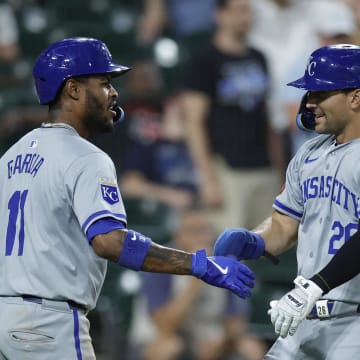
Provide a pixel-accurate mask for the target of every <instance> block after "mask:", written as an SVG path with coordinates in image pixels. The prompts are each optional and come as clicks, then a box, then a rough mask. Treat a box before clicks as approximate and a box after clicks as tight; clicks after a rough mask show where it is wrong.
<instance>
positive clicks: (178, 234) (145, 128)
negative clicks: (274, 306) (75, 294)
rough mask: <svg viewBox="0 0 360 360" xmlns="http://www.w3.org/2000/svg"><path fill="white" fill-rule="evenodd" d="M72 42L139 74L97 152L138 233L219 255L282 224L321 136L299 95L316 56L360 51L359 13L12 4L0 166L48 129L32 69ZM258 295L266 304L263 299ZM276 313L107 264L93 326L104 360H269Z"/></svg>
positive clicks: (263, 5) (317, 8)
mask: <svg viewBox="0 0 360 360" xmlns="http://www.w3.org/2000/svg"><path fill="white" fill-rule="evenodd" d="M72 36H91V37H95V38H99V39H101V40H103V41H104V42H105V43H106V44H107V45H108V47H109V49H110V51H111V53H112V54H113V57H114V59H115V61H116V62H118V63H121V64H123V65H126V66H130V67H131V68H132V70H131V71H130V72H129V73H128V74H127V75H126V76H124V77H123V78H121V79H119V80H117V79H115V81H114V85H115V87H116V88H117V90H118V92H119V97H120V103H121V106H122V107H123V108H124V110H125V113H126V118H125V120H124V121H123V122H122V123H121V124H120V125H119V126H118V127H117V128H116V131H115V132H114V133H112V134H105V135H99V136H96V137H94V138H92V139H91V141H93V142H94V143H95V144H96V145H97V146H99V147H100V148H102V149H104V150H105V151H106V152H107V153H108V154H109V155H110V156H111V157H112V159H113V160H114V163H115V165H116V167H117V171H118V176H119V186H120V190H121V193H122V196H123V199H124V203H125V208H126V209H127V212H128V222H129V226H130V227H133V228H135V229H141V230H142V231H143V232H144V233H145V234H147V235H150V236H154V238H155V237H158V238H156V239H155V240H157V241H159V240H161V241H163V243H164V244H165V243H166V244H167V243H171V244H172V246H174V247H177V248H179V249H182V250H184V251H195V250H196V249H199V248H206V249H207V250H208V253H211V249H212V244H213V242H214V241H215V239H216V236H217V235H218V234H219V233H220V232H221V231H222V230H223V229H224V228H226V227H240V226H241V227H246V228H249V229H251V228H253V227H254V226H256V225H257V224H258V223H259V222H260V221H262V220H263V219H264V218H265V217H266V216H267V215H269V211H271V205H272V201H273V199H274V197H275V196H276V194H277V193H278V192H279V191H280V189H281V186H282V184H283V181H284V178H285V171H286V166H287V164H288V162H289V160H290V158H291V157H292V156H293V155H294V153H295V152H296V151H297V150H298V148H299V147H300V146H301V145H302V143H303V142H304V141H305V140H307V139H309V138H310V137H312V136H314V134H313V133H312V132H303V131H300V130H298V129H297V127H296V123H295V117H296V113H297V111H298V107H299V102H300V100H301V97H302V95H303V93H302V92H301V91H300V90H297V89H293V88H289V87H287V86H286V83H288V82H289V81H291V80H294V79H297V78H299V77H300V76H302V75H303V71H304V69H305V66H306V63H307V58H308V55H309V54H310V53H311V52H312V51H313V50H314V49H315V48H318V47H320V46H324V45H330V44H336V43H353V44H357V45H360V2H359V1H358V0H197V1H194V0H181V1H180V0H136V1H135V0H128V1H126V0H86V1H85V0H77V1H70V0H61V1H60V0H48V1H45V0H43V1H42V0H38V1H36V0H8V1H4V0H2V1H0V153H3V152H4V150H6V149H7V148H8V147H9V146H10V145H11V144H12V143H13V142H14V141H15V140H17V139H18V138H19V137H20V136H22V135H23V134H24V133H25V132H27V131H28V130H29V129H31V128H34V127H37V126H39V124H41V122H43V121H44V118H45V115H46V114H45V111H46V110H45V109H44V108H43V107H41V106H40V105H38V103H37V99H36V96H35V92H34V87H33V83H32V75H31V70H32V65H33V63H34V60H35V58H36V56H37V55H38V54H39V52H40V51H41V50H42V49H43V48H45V47H46V46H47V45H48V44H50V43H51V42H53V41H56V40H59V39H62V38H65V37H72ZM260 261H263V260H260ZM293 261H295V258H294V259H293ZM264 262H266V261H265V260H264ZM284 264H286V266H290V267H286V268H284V269H283V271H284V274H285V273H286V272H288V271H292V270H293V268H292V267H291V263H290V265H289V264H288V262H286V261H285V262H284ZM262 266H264V265H262ZM250 267H252V268H254V270H255V274H256V264H255V263H254V262H253V263H251V264H250ZM272 271H273V269H272V265H270V264H269V265H268V270H267V272H268V278H270V279H271V272H272ZM292 277H293V276H290V278H291V279H292ZM274 279H275V276H274ZM287 279H288V277H286V276H285V275H284V278H283V279H282V280H281V279H280V280H279V283H280V285H281V287H286V286H289V287H290V286H291V284H290V285H289V283H287V281H288V280H287ZM274 281H275V280H274ZM261 284H262V283H261V278H260V279H259V281H258V285H257V288H255V289H254V299H255V297H256V296H257V299H258V298H259V297H260V298H263V299H266V296H265V294H264V290H263V289H265V288H266V286H265V285H266V284H265V285H264V287H263V288H262V287H261ZM277 285H279V284H277ZM275 287H276V285H274V286H272V288H275ZM280 293H283V291H280ZM114 294H116V296H115V295H114ZM273 295H274V294H273ZM114 299H115V300H114ZM259 304H260V305H259ZM266 310H267V307H266V304H265V302H264V303H261V302H259V301H258V300H257V301H255V300H252V299H250V300H249V301H245V300H240V299H234V298H233V297H231V296H230V294H228V293H227V292H224V291H222V290H220V291H219V289H215V288H213V289H210V287H208V286H207V285H204V284H202V283H201V282H199V281H198V280H196V279H190V278H175V277H172V276H169V275H164V274H156V275H155V274H146V275H143V274H141V273H135V272H131V271H121V270H118V269H115V268H114V267H111V266H110V268H109V276H108V280H107V283H106V284H105V286H104V291H103V295H102V296H101V297H100V299H99V305H98V310H96V311H94V313H93V314H90V317H92V321H93V329H92V336H93V338H94V344H95V348H96V350H97V352H98V358H99V359H100V360H101V359H103V360H113V359H120V358H121V359H125V360H127V359H129V360H175V359H182V360H217V359H219V360H235V359H239V360H260V359H262V358H263V355H264V353H265V352H266V349H267V348H268V346H269V345H270V344H271V342H272V341H273V340H274V336H273V335H272V333H271V332H270V333H269V330H268V329H269V328H268V327H267V326H266V325H267V323H269V321H267V319H266V317H267V315H266ZM259 314H262V316H259ZM259 319H260V320H259Z"/></svg>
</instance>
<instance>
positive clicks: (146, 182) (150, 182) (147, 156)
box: [120, 95, 198, 209]
mask: <svg viewBox="0 0 360 360" xmlns="http://www.w3.org/2000/svg"><path fill="white" fill-rule="evenodd" d="M120 173H121V180H120V181H121V189H122V193H123V195H124V196H136V197H145V198H152V199H157V200H160V201H163V202H166V203H167V204H169V205H171V206H175V207H176V208H178V209H182V208H184V207H188V206H189V205H190V204H192V203H193V202H194V199H195V198H196V195H197V185H198V184H197V175H196V172H195V168H194V165H193V162H192V159H191V157H190V153H189V151H188V148H187V145H186V143H185V129H184V123H183V116H182V113H181V108H180V104H179V97H178V96H177V95H174V96H170V97H168V98H167V99H166V101H165V102H164V111H163V114H162V118H161V134H160V136H159V138H158V139H157V140H155V141H153V142H150V143H143V142H135V143H134V144H133V145H132V146H131V147H129V149H128V151H127V154H126V156H125V158H124V161H123V163H122V165H121V167H120Z"/></svg>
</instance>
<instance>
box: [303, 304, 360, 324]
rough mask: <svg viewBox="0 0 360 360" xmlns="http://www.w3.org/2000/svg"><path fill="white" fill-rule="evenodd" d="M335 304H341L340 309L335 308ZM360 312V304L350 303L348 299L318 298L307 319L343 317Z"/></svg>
mask: <svg viewBox="0 0 360 360" xmlns="http://www.w3.org/2000/svg"><path fill="white" fill-rule="evenodd" d="M335 304H339V305H340V306H338V309H335V308H334V305H335ZM359 313H360V304H356V303H349V302H346V301H336V300H318V301H317V302H316V303H315V305H314V307H313V308H312V309H311V312H310V313H309V315H308V316H307V317H306V318H307V319H329V318H333V317H342V316H349V315H355V314H359Z"/></svg>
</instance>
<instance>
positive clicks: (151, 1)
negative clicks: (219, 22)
mask: <svg viewBox="0 0 360 360" xmlns="http://www.w3.org/2000/svg"><path fill="white" fill-rule="evenodd" d="M214 2H215V0H201V1H194V0H181V1H179V0H144V10H143V13H142V14H141V16H140V19H139V26H138V41H139V42H140V43H142V44H151V43H152V42H154V41H155V40H156V39H157V38H159V37H160V36H163V35H165V34H169V35H170V36H173V37H181V36H187V35H191V34H193V33H198V32H209V31H211V30H212V29H213V26H214V23H213V16H212V14H213V9H214Z"/></svg>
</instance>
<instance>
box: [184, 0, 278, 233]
mask: <svg viewBox="0 0 360 360" xmlns="http://www.w3.org/2000/svg"><path fill="white" fill-rule="evenodd" d="M216 6H217V8H216V12H215V21H216V30H215V32H214V36H213V39H212V41H211V43H210V44H208V46H206V47H205V48H203V49H201V50H200V51H199V52H198V53H196V54H194V55H193V56H192V58H191V59H190V60H189V62H188V69H187V71H186V78H185V88H184V92H183V96H182V99H183V107H184V112H185V119H186V125H187V140H188V143H189V146H190V150H191V153H192V156H193V159H194V162H195V165H196V167H197V170H198V172H199V178H200V186H199V190H200V196H201V199H202V203H203V205H204V206H206V207H208V208H209V209H214V210H212V211H211V213H210V215H211V217H212V222H213V223H214V224H215V225H216V227H217V230H218V231H221V230H220V229H223V228H225V227H239V226H247V227H250V228H251V227H252V226H254V225H255V224H256V222H257V221H258V220H260V218H261V217H262V216H263V215H265V214H262V212H263V211H264V209H266V208H267V207H268V206H269V205H271V204H272V201H273V197H274V195H275V194H276V193H277V192H278V191H279V189H280V183H281V182H280V179H281V178H282V176H283V169H284V163H283V160H284V154H283V151H282V150H283V149H282V146H281V145H282V144H281V137H280V134H277V133H276V132H275V131H274V129H273V128H272V126H271V123H270V121H269V113H268V109H267V97H268V89H269V81H270V77H269V73H268V68H267V63H266V60H265V57H264V55H263V54H262V53H261V52H260V51H258V50H256V49H254V48H252V47H250V46H249V44H248V42H247V35H248V33H249V30H250V28H251V24H252V13H251V7H250V1H249V0H218V1H217V5H216ZM216 208H218V209H216ZM265 211H266V210H265Z"/></svg>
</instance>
